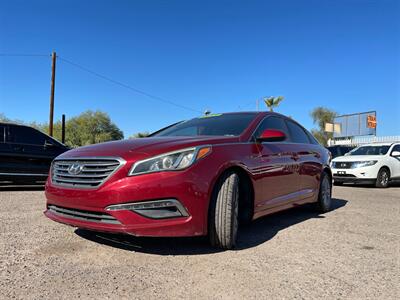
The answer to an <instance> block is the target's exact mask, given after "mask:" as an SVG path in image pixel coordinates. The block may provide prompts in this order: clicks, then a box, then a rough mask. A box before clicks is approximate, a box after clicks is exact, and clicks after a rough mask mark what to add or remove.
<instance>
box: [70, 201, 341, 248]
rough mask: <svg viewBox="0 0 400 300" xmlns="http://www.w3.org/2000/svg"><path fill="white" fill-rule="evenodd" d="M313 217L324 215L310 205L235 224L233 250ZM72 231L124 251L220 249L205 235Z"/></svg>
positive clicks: (335, 203) (334, 203)
mask: <svg viewBox="0 0 400 300" xmlns="http://www.w3.org/2000/svg"><path fill="white" fill-rule="evenodd" d="M346 203H347V200H343V199H336V198H334V199H332V210H336V209H339V208H341V207H343V206H345V205H346ZM328 214H329V213H328ZM313 218H325V216H324V215H323V214H319V213H318V212H316V211H315V210H314V209H313V207H312V206H311V205H303V206H299V207H296V208H293V209H290V210H286V211H283V212H279V213H276V214H273V215H270V216H266V217H263V218H260V219H258V220H256V221H254V222H252V223H251V224H250V225H247V226H243V227H242V228H239V233H238V243H237V245H236V248H235V249H234V251H238V250H243V249H247V248H252V247H255V246H257V245H260V244H262V243H264V242H267V241H268V240H270V239H272V238H273V237H274V236H275V235H276V234H277V233H278V232H279V231H281V230H283V229H286V228H288V227H290V226H292V225H296V224H298V223H301V222H303V221H306V220H309V219H313ZM75 233H76V234H77V235H78V236H80V237H82V238H84V239H87V240H90V241H93V242H96V243H100V244H103V245H107V246H110V247H115V248H119V249H123V250H127V251H135V252H142V253H148V254H158V255H200V254H210V253H216V252H220V251H221V250H218V249H215V248H213V247H211V246H210V245H209V243H208V240H207V238H206V237H195V238H147V237H133V236H130V235H120V234H108V233H98V232H92V231H88V230H83V229H76V230H75Z"/></svg>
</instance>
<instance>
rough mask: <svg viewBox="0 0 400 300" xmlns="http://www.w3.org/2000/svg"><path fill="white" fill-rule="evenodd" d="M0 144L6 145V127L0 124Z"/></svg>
mask: <svg viewBox="0 0 400 300" xmlns="http://www.w3.org/2000/svg"><path fill="white" fill-rule="evenodd" d="M0 143H2V144H5V143H6V125H5V124H0Z"/></svg>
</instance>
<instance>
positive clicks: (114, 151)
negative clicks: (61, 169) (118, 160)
mask: <svg viewBox="0 0 400 300" xmlns="http://www.w3.org/2000/svg"><path fill="white" fill-rule="evenodd" d="M238 141H239V138H238V137H210V136H203V137H148V138H136V139H129V140H122V141H113V142H106V143H100V144H95V145H90V146H84V147H80V148H76V149H73V150H70V151H67V152H65V153H63V154H61V155H60V156H59V157H58V158H73V157H82V156H84V157H91V156H114V157H115V156H116V157H122V158H124V159H131V158H132V157H134V156H135V155H136V154H140V156H153V155H158V154H162V153H166V152H170V151H175V150H179V149H183V148H188V147H195V146H200V145H216V144H224V143H235V142H238Z"/></svg>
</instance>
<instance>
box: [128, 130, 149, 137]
mask: <svg viewBox="0 0 400 300" xmlns="http://www.w3.org/2000/svg"><path fill="white" fill-rule="evenodd" d="M149 134H150V133H149V132H147V131H144V132H137V133H134V134H133V135H131V136H130V137H129V138H130V139H137V138H144V137H148V136H149Z"/></svg>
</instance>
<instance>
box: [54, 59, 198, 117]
mask: <svg viewBox="0 0 400 300" xmlns="http://www.w3.org/2000/svg"><path fill="white" fill-rule="evenodd" d="M57 57H58V58H59V59H60V60H62V61H64V62H66V63H68V64H70V65H72V66H75V67H76V68H78V69H81V70H83V71H85V72H87V73H90V74H92V75H94V76H97V77H99V78H101V79H103V80H106V81H109V82H111V83H114V84H116V85H119V86H121V87H124V88H126V89H128V90H131V91H133V92H135V93H138V94H141V95H144V96H146V97H149V98H151V99H154V100H157V101H160V102H164V103H168V104H170V105H174V106H176V107H179V108H182V109H186V110H190V111H193V112H196V113H202V112H201V111H199V110H197V109H193V108H190V107H187V106H185V105H182V104H179V103H175V102H173V101H171V100H168V99H165V98H162V97H159V96H156V95H152V94H149V93H147V92H145V91H142V90H139V89H137V88H135V87H132V86H130V85H128V84H125V83H122V82H120V81H117V80H114V79H112V78H110V77H108V76H105V75H102V74H100V73H97V72H95V71H92V70H90V69H88V68H86V67H84V66H82V65H80V64H77V63H75V62H72V61H70V60H68V59H65V58H63V57H60V56H57Z"/></svg>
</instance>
